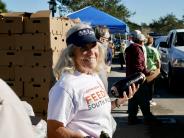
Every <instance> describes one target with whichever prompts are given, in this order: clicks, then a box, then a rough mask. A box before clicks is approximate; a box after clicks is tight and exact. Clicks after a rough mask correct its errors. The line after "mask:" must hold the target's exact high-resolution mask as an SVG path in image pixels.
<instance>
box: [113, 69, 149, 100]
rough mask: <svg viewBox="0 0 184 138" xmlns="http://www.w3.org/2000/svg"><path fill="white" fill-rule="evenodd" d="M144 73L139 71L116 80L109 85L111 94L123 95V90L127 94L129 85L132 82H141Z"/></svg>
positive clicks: (136, 83) (115, 95) (143, 78)
mask: <svg viewBox="0 0 184 138" xmlns="http://www.w3.org/2000/svg"><path fill="white" fill-rule="evenodd" d="M145 78H146V77H145V75H144V74H143V73H141V72H138V73H135V74H133V75H130V76H128V77H126V78H124V79H121V80H120V81H118V82H115V83H114V84H113V85H112V87H111V94H112V95H113V96H114V97H118V98H120V97H123V92H124V91H125V92H126V94H127V95H128V94H129V93H128V92H129V86H130V85H132V84H133V83H134V84H135V85H138V84H142V83H143V82H144V80H145Z"/></svg>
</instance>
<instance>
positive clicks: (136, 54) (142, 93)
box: [125, 32, 160, 125]
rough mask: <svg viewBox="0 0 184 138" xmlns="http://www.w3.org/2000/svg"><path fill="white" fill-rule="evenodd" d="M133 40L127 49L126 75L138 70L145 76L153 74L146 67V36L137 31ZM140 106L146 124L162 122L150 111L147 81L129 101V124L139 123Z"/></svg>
mask: <svg viewBox="0 0 184 138" xmlns="http://www.w3.org/2000/svg"><path fill="white" fill-rule="evenodd" d="M132 40H133V42H134V43H132V44H130V46H129V47H127V48H126V50H125V60H126V76H130V75H132V74H134V73H136V72H142V73H144V74H145V76H149V75H151V72H149V71H148V70H147V68H146V61H145V60H146V59H145V56H144V54H145V53H144V50H143V46H144V41H145V36H144V35H143V34H141V33H135V32H134V35H133V39H132ZM138 107H140V109H141V111H142V114H143V117H144V124H146V125H157V124H158V123H159V124H160V122H159V121H158V120H157V119H156V118H155V117H154V116H153V115H152V113H151V111H150V103H149V93H148V87H147V82H146V81H145V82H144V83H143V84H142V85H141V86H140V88H139V90H138V91H137V93H136V94H135V95H134V97H133V98H132V99H130V100H129V101H128V124H129V125H133V124H138V123H141V122H142V120H140V119H138V117H137V113H138Z"/></svg>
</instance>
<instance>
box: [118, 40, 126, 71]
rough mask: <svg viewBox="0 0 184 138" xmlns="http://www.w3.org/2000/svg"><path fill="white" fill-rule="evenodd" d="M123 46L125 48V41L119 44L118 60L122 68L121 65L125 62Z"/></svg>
mask: <svg viewBox="0 0 184 138" xmlns="http://www.w3.org/2000/svg"><path fill="white" fill-rule="evenodd" d="M125 48H126V44H125V42H122V43H121V45H120V53H119V62H120V66H121V69H123V65H124V64H125V57H124V53H125Z"/></svg>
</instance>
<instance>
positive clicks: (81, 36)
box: [66, 28, 97, 47]
mask: <svg viewBox="0 0 184 138" xmlns="http://www.w3.org/2000/svg"><path fill="white" fill-rule="evenodd" d="M95 42H97V39H96V36H95V33H94V31H93V29H92V28H84V29H80V30H78V31H76V32H74V33H72V34H71V35H70V36H68V38H67V39H66V43H67V45H69V44H74V45H76V46H77V47H83V46H85V45H86V44H90V43H95Z"/></svg>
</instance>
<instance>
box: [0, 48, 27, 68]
mask: <svg viewBox="0 0 184 138" xmlns="http://www.w3.org/2000/svg"><path fill="white" fill-rule="evenodd" d="M23 63H24V58H22V56H21V54H20V52H19V51H16V50H0V66H13V65H14V66H15V65H21V66H22V65H23Z"/></svg>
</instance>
